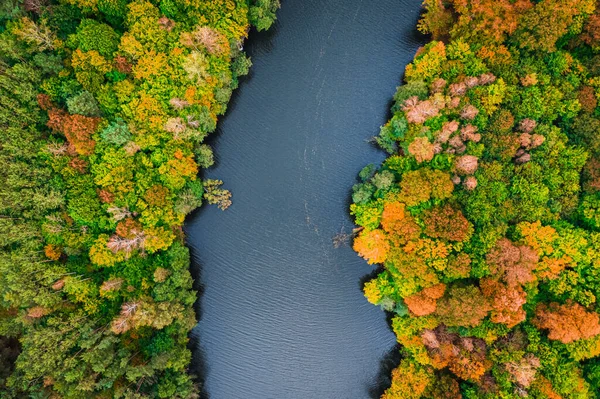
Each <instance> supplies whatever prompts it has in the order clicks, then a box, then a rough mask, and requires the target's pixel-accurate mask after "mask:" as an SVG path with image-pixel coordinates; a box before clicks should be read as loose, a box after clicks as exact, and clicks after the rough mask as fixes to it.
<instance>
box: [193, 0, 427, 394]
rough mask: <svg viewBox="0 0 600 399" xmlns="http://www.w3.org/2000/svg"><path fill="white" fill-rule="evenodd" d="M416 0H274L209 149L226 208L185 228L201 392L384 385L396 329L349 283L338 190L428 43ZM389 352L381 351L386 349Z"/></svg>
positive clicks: (361, 267) (356, 271) (363, 158)
mask: <svg viewBox="0 0 600 399" xmlns="http://www.w3.org/2000/svg"><path fill="white" fill-rule="evenodd" d="M420 4H421V0H370V1H369V0H285V1H284V2H283V5H282V8H281V10H280V11H279V13H278V21H277V23H276V24H275V25H274V26H273V27H272V28H271V30H270V31H268V32H266V33H256V32H253V33H251V35H250V39H249V40H248V42H247V43H246V50H247V51H248V54H249V55H250V56H251V57H252V61H253V64H254V65H253V66H252V69H251V73H250V75H249V76H248V77H246V78H244V79H243V81H242V83H241V85H240V88H239V89H238V90H237V91H236V92H235V93H234V96H233V98H232V101H231V103H230V105H229V110H228V112H227V114H226V115H225V117H223V118H222V119H221V120H220V122H219V128H218V131H217V133H216V134H215V135H214V136H213V137H212V138H211V139H210V141H209V143H210V144H212V145H213V146H214V149H215V153H216V155H217V162H216V165H215V166H214V167H213V168H211V169H210V170H209V171H207V172H206V173H205V175H204V176H203V177H210V178H219V179H222V180H224V181H225V188H228V189H230V190H231V191H232V192H233V205H232V206H231V207H230V208H229V209H228V210H227V211H225V212H222V211H220V210H219V209H217V208H216V207H215V206H210V207H209V206H205V207H203V208H202V209H201V210H200V211H198V212H196V213H194V214H193V215H192V216H191V217H190V218H189V219H188V221H187V222H186V233H187V240H188V244H189V246H190V247H191V250H192V258H193V260H192V273H193V276H194V278H195V279H196V281H197V286H196V288H198V289H200V291H201V296H200V299H199V303H198V314H199V317H200V321H199V323H198V325H197V327H196V328H195V329H194V330H193V332H192V343H193V346H194V347H193V350H194V362H193V368H194V372H196V373H198V374H199V375H200V376H201V379H202V380H204V390H205V393H204V396H206V397H210V398H211V399H313V398H314V399H329V398H331V399H354V398H370V397H377V396H378V395H379V394H380V393H381V390H382V389H383V388H385V385H386V380H387V377H386V375H387V374H388V373H389V368H390V367H391V366H392V363H393V361H392V360H389V358H390V354H391V353H394V352H397V351H396V350H395V339H394V335H393V333H392V331H391V330H390V328H389V326H388V324H387V322H386V317H385V314H384V312H382V311H381V310H379V309H378V308H377V307H375V306H373V305H371V304H369V303H368V302H367V301H366V299H365V298H364V297H363V294H362V292H361V285H362V283H361V281H364V278H365V277H366V275H368V274H369V273H371V272H372V271H373V269H372V268H371V267H370V266H368V265H367V264H366V262H365V261H363V260H362V259H360V258H359V257H358V256H357V255H356V254H355V253H354V252H353V251H352V249H351V248H350V247H349V246H345V247H340V248H334V246H333V245H332V237H333V236H334V235H335V234H336V233H339V232H340V231H342V230H343V231H345V232H346V233H349V232H351V230H352V228H353V224H352V221H351V219H350V217H349V216H348V206H349V202H350V189H351V187H352V185H353V184H354V183H355V179H356V175H357V173H358V172H359V171H360V169H361V168H362V167H363V166H365V165H366V164H368V163H379V162H381V161H382V160H383V159H384V157H385V154H384V153H383V152H382V151H380V150H378V149H377V148H376V147H375V146H374V145H373V144H370V143H369V142H368V139H369V138H370V137H372V136H374V135H376V134H377V133H378V131H379V126H381V125H382V124H383V123H385V121H386V119H387V118H388V117H389V114H388V110H389V106H390V101H391V98H392V95H393V94H394V91H395V87H396V86H398V85H399V84H400V81H401V76H402V73H403V70H404V67H405V65H406V64H407V63H408V62H410V60H411V59H412V57H413V56H414V53H415V51H416V50H417V48H418V47H419V46H420V45H422V44H423V42H424V38H423V37H420V36H419V35H418V34H417V33H416V31H415V25H416V22H417V19H418V16H419V12H420ZM392 357H393V356H392Z"/></svg>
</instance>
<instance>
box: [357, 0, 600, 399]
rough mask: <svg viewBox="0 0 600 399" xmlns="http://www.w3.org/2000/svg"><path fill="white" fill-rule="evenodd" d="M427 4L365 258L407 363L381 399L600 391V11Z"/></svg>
mask: <svg viewBox="0 0 600 399" xmlns="http://www.w3.org/2000/svg"><path fill="white" fill-rule="evenodd" d="M597 5H598V4H596V1H593V0H571V1H562V0H541V1H530V0H516V1H510V0H499V1H498V0H493V1H491V0H490V1H488V0H447V1H446V0H439V1H438V0H427V1H425V12H424V14H423V15H422V18H421V20H420V22H419V26H418V28H419V30H420V31H421V32H423V33H427V34H430V35H431V37H432V39H433V40H432V41H431V42H430V43H429V44H427V45H426V46H425V47H423V48H421V49H420V50H419V51H418V52H417V54H416V56H415V58H414V61H413V62H412V63H411V64H410V65H408V67H407V68H406V71H405V84H404V85H402V86H401V87H399V88H398V91H397V93H396V95H395V97H394V106H393V108H392V112H393V117H392V118H391V119H390V120H389V122H388V123H387V124H386V125H385V126H383V127H382V129H381V133H380V134H379V136H378V137H377V142H378V144H379V145H380V146H381V147H382V148H383V149H385V150H386V151H387V152H388V153H389V157H388V158H387V160H386V161H385V162H384V163H383V165H381V167H379V168H375V167H373V166H372V165H370V166H368V167H366V168H365V169H363V171H362V172H361V175H360V178H361V180H362V181H361V183H359V184H357V185H355V186H354V189H353V204H352V206H351V213H352V215H353V216H354V218H355V221H356V224H358V225H359V226H361V231H360V232H359V233H358V236H357V237H356V238H355V240H354V249H355V250H356V251H357V252H358V254H360V255H361V256H362V257H364V258H365V259H366V260H367V261H368V262H369V263H370V264H374V265H381V266H382V267H381V272H380V273H379V275H378V276H377V277H376V278H375V279H373V280H371V281H368V282H367V283H366V284H365V286H364V292H365V296H366V297H367V299H368V300H369V302H371V303H373V304H375V305H378V306H380V307H381V308H382V309H383V310H385V311H387V312H391V313H392V314H393V319H392V328H393V330H394V332H395V334H396V336H397V339H398V342H399V343H400V344H401V348H402V349H401V352H402V355H403V358H402V360H401V362H400V364H399V366H398V367H397V368H396V369H395V370H394V371H393V374H392V384H391V387H390V388H389V389H388V390H387V391H386V392H385V394H384V395H383V396H382V399H417V398H428V399H441V398H447V399H459V398H464V399H474V398H478V399H480V398H481V399H483V398H486V399H488V398H489V399H492V398H522V397H528V398H535V399H547V398H550V399H559V398H565V399H566V398H569V399H570V398H573V399H574V398H581V399H583V398H598V397H600V396H599V395H600V357H599V356H600V317H599V310H600V308H599V304H598V300H599V298H598V297H599V296H600V274H599V270H600V146H599V144H600V141H599V132H600V119H599V116H600V108H598V98H600V78H599V72H600V9H597Z"/></svg>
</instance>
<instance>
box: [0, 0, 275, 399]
mask: <svg viewBox="0 0 600 399" xmlns="http://www.w3.org/2000/svg"><path fill="white" fill-rule="evenodd" d="M0 3H1V4H0V180H1V181H2V182H3V184H2V185H0V398H3V399H5V398H23V397H32V398H130V399H132V398H194V397H197V394H198V392H199V387H198V386H197V384H196V383H195V382H194V380H193V378H192V376H191V375H190V374H188V366H189V362H190V359H191V352H190V350H189V349H188V348H187V344H188V333H189V331H190V329H191V328H192V327H193V326H194V324H195V322H196V318H195V313H194V310H193V304H194V302H195V301H196V296H197V295H196V292H194V291H193V290H192V278H191V275H190V273H189V270H188V269H189V254H188V250H187V248H186V247H185V246H184V235H183V232H182V228H181V227H182V224H183V221H184V218H185V216H186V215H187V214H189V213H190V212H191V211H192V210H194V209H195V208H197V207H198V206H200V205H201V204H202V203H203V202H206V203H210V204H216V205H218V206H219V207H221V208H223V209H224V208H226V207H227V206H228V205H229V204H230V203H231V200H230V193H229V192H228V191H226V190H224V189H222V188H221V187H220V186H221V184H222V182H220V181H218V180H204V181H202V180H200V179H199V178H197V175H198V170H199V168H206V167H209V166H210V165H211V164H212V163H213V154H212V151H211V148H210V147H209V146H208V145H206V144H203V140H204V138H205V137H206V135H207V134H208V133H210V132H212V131H213V130H214V129H215V126H216V121H217V116H218V115H221V114H223V113H224V112H225V109H226V104H227V102H228V100H229V98H230V96H231V93H232V90H234V89H235V88H236V87H237V85H238V78H239V77H240V76H242V75H244V74H246V73H247V72H248V68H249V67H250V64H251V63H250V60H249V59H248V58H247V57H246V56H245V55H244V53H243V52H242V51H241V47H242V43H243V41H244V39H245V38H246V37H247V35H248V31H249V29H250V26H251V25H254V26H255V27H257V28H258V29H259V30H262V29H266V28H268V27H269V26H270V25H271V23H272V22H273V20H274V18H275V11H276V10H277V8H278V6H279V2H278V0H211V1H204V0H149V1H146V0H133V1H130V0H5V1H1V2H0Z"/></svg>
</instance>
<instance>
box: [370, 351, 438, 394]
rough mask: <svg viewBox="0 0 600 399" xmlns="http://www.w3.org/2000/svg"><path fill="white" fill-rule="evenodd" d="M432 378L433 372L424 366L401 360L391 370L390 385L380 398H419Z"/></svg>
mask: <svg viewBox="0 0 600 399" xmlns="http://www.w3.org/2000/svg"><path fill="white" fill-rule="evenodd" d="M432 379H433V373H432V372H431V371H430V370H429V369H428V368H426V367H423V366H420V365H418V364H416V363H414V362H411V361H410V360H407V359H405V360H402V361H401V362H400V365H399V366H398V367H397V368H395V369H394V371H392V386H391V387H389V388H388V389H387V390H386V391H385V393H384V394H383V396H382V397H381V399H419V398H421V396H422V395H423V393H424V392H425V390H426V389H427V387H428V386H429V384H430V383H431V381H432Z"/></svg>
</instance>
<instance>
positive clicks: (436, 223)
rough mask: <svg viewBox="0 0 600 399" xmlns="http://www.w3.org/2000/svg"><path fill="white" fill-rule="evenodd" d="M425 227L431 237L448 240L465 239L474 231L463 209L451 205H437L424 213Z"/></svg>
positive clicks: (425, 231) (426, 232)
mask: <svg viewBox="0 0 600 399" xmlns="http://www.w3.org/2000/svg"><path fill="white" fill-rule="evenodd" d="M422 220H423V223H424V224H425V228H424V230H423V232H424V233H425V234H427V235H428V236H429V237H433V238H441V239H443V240H448V241H459V242H460V241H465V240H466V239H467V238H468V237H469V236H470V235H471V232H472V226H471V224H470V223H469V221H468V220H467V219H466V218H465V217H464V215H463V214H462V212H461V211H459V210H456V209H454V208H453V207H452V206H450V205H444V206H442V207H435V208H432V209H430V210H427V211H425V212H424V213H423V215H422Z"/></svg>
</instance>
